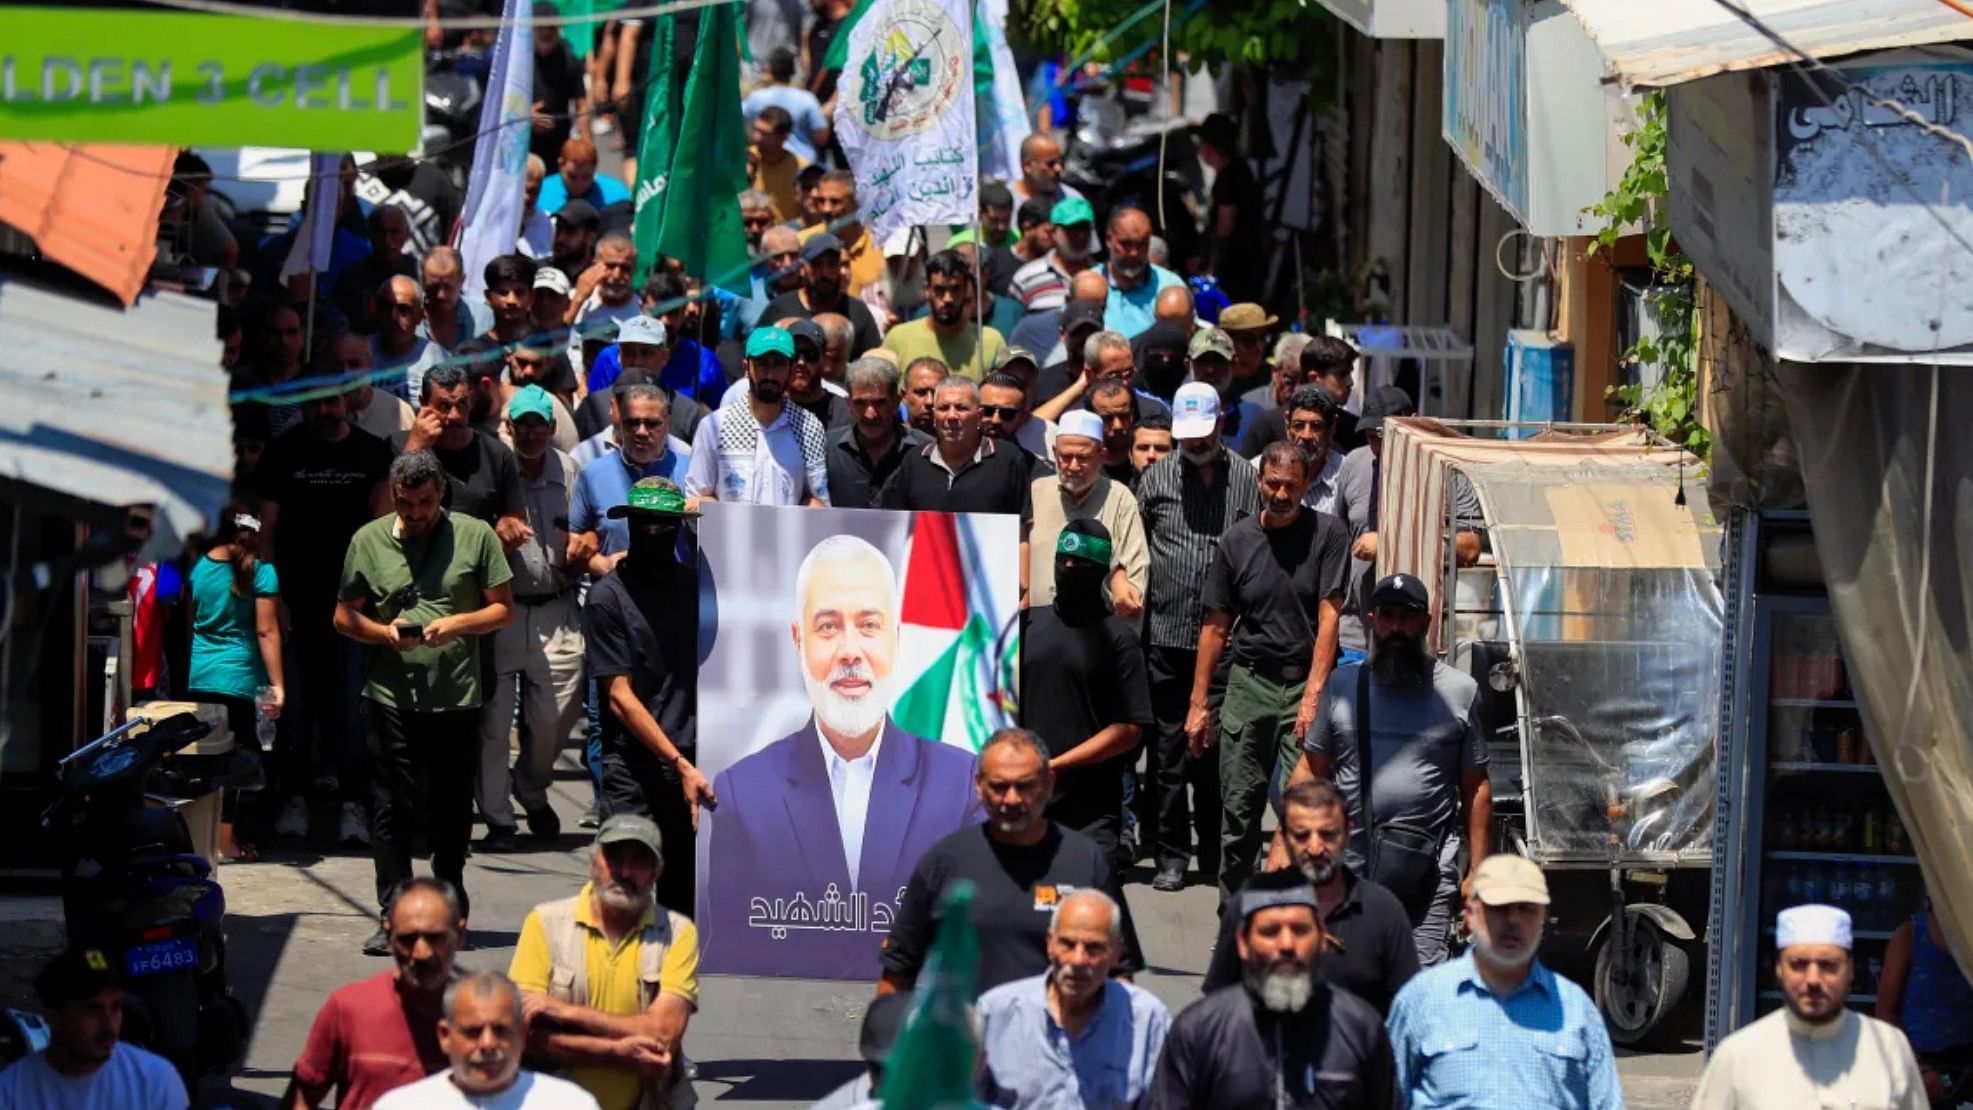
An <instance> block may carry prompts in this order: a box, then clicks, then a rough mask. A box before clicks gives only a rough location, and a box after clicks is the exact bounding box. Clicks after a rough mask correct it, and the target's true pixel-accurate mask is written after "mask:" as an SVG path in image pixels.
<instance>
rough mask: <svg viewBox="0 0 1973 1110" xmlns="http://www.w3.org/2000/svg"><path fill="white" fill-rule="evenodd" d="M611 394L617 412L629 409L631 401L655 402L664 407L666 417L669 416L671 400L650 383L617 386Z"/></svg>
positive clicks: (631, 383)
mask: <svg viewBox="0 0 1973 1110" xmlns="http://www.w3.org/2000/svg"><path fill="white" fill-rule="evenodd" d="M613 393H614V395H615V397H616V402H617V411H618V412H622V411H623V410H624V409H626V408H629V407H630V403H631V402H632V401H656V402H657V403H658V404H660V405H663V406H664V409H665V415H666V416H670V415H671V398H670V397H667V396H665V391H664V390H662V389H659V388H658V387H657V386H655V385H653V384H651V383H650V382H625V383H623V384H622V385H619V386H617V387H616V389H615V390H614V391H613Z"/></svg>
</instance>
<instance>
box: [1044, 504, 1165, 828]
mask: <svg viewBox="0 0 1973 1110" xmlns="http://www.w3.org/2000/svg"><path fill="white" fill-rule="evenodd" d="M1115 563H1116V560H1115V558H1114V557H1113V555H1112V553H1111V540H1110V530H1109V529H1108V528H1106V527H1104V526H1103V522H1102V521H1100V520H1092V519H1084V520H1072V521H1069V522H1068V523H1067V524H1064V525H1063V526H1062V531H1061V534H1060V536H1059V537H1058V538H1057V539H1056V541H1055V601H1054V604H1052V605H1047V606H1035V607H1032V608H1029V609H1027V610H1026V611H1025V613H1024V624H1025V627H1024V628H1023V629H1022V632H1021V673H1022V674H1023V675H1024V676H1026V677H1025V679H1024V681H1025V683H1026V686H1025V687H1024V689H1023V694H1024V696H1025V702H1024V704H1025V706H1026V710H1025V716H1024V723H1025V724H1026V725H1027V726H1028V727H1029V728H1030V729H1032V730H1033V731H1034V732H1035V733H1036V734H1037V735H1039V736H1040V737H1041V740H1042V743H1044V744H1046V745H1047V746H1048V753H1049V760H1048V766H1049V770H1051V771H1052V772H1054V775H1055V785H1056V790H1055V797H1054V800H1052V801H1051V802H1049V803H1048V811H1047V812H1048V817H1049V819H1050V820H1052V821H1057V822H1060V823H1061V824H1063V825H1065V826H1067V827H1069V828H1072V829H1076V830H1078V831H1080V832H1083V833H1087V834H1088V835H1089V836H1090V837H1092V838H1093V839H1095V841H1096V842H1097V843H1098V844H1100V845H1102V846H1103V850H1104V852H1105V854H1107V855H1109V856H1110V857H1111V858H1112V860H1113V861H1114V860H1115V856H1116V850H1117V842H1118V840H1119V838H1120V837H1121V835H1122V832H1123V773H1124V764H1125V762H1126V761H1127V759H1128V757H1130V756H1131V755H1133V754H1134V753H1135V752H1136V751H1137V744H1138V741H1139V740H1140V739H1141V738H1142V736H1143V735H1144V733H1145V731H1146V730H1147V729H1148V728H1150V726H1151V724H1152V723H1153V718H1152V716H1151V690H1150V686H1149V684H1148V682H1147V680H1146V678H1145V673H1144V649H1143V648H1142V647H1140V646H1139V645H1138V642H1137V634H1136V633H1134V632H1132V631H1131V630H1130V626H1129V625H1127V624H1125V623H1124V622H1123V621H1121V620H1119V619H1117V618H1116V617H1115V616H1113V615H1112V614H1111V613H1110V610H1109V607H1108V606H1107V605H1105V604H1104V602H1103V583H1104V580H1105V579H1107V578H1108V577H1109V576H1110V571H1111V568H1112V567H1113V566H1114V565H1115Z"/></svg>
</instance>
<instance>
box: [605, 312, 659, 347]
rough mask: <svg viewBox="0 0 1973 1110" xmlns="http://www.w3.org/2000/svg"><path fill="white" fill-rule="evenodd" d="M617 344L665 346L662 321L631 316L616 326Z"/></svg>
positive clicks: (648, 317)
mask: <svg viewBox="0 0 1973 1110" xmlns="http://www.w3.org/2000/svg"><path fill="white" fill-rule="evenodd" d="M617 342H618V343H648V344H650V345H651V346H653V347H662V346H664V345H665V325H664V321H663V320H660V319H658V318H657V317H655V316H632V317H631V318H630V319H628V320H625V321H624V322H623V323H621V324H618V325H617Z"/></svg>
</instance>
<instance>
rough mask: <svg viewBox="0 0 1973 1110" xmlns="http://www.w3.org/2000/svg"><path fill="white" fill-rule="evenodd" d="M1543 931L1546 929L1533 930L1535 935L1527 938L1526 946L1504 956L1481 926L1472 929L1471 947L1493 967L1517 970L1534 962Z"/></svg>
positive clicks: (1539, 947) (1539, 948)
mask: <svg viewBox="0 0 1973 1110" xmlns="http://www.w3.org/2000/svg"><path fill="white" fill-rule="evenodd" d="M1544 932H1546V929H1537V930H1535V935H1534V936H1533V937H1531V938H1529V940H1528V946H1527V947H1526V948H1523V949H1521V951H1520V952H1519V953H1517V954H1515V955H1512V956H1506V955H1502V954H1501V953H1500V952H1499V950H1497V949H1495V948H1494V946H1493V938H1492V937H1490V936H1487V935H1486V933H1485V931H1484V929H1483V928H1482V929H1475V930H1474V931H1473V948H1474V950H1475V951H1476V952H1477V953H1478V954H1479V955H1480V956H1481V957H1483V958H1484V959H1485V960H1486V961H1487V962H1488V963H1490V964H1492V965H1494V966H1495V967H1499V968H1507V969H1510V970H1518V969H1520V968H1524V967H1526V966H1528V965H1529V964H1531V963H1533V962H1534V959H1535V953H1537V952H1539V951H1541V936H1542V933H1544Z"/></svg>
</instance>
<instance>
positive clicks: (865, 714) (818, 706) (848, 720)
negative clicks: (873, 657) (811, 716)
mask: <svg viewBox="0 0 1973 1110" xmlns="http://www.w3.org/2000/svg"><path fill="white" fill-rule="evenodd" d="M844 678H861V679H864V680H866V681H868V682H869V683H870V689H869V691H868V692H867V693H865V694H864V695H863V696H862V697H860V698H846V697H844V696H843V695H841V694H838V693H837V692H836V691H835V690H833V689H831V688H830V686H829V684H830V683H831V682H835V681H838V680H841V679H844ZM802 685H804V686H806V687H808V700H809V704H811V705H813V706H815V719H816V720H817V721H819V722H821V723H822V724H823V725H825V726H827V727H828V728H829V729H830V730H831V731H833V732H838V733H841V734H842V735H844V736H862V735H863V734H865V733H867V732H870V731H872V730H874V729H876V728H877V726H879V725H881V724H883V723H884V717H885V715H886V714H888V713H889V712H890V710H891V690H890V681H889V680H888V679H880V678H878V677H877V676H876V675H875V674H874V673H873V672H872V671H871V670H870V668H869V666H867V665H859V666H856V667H850V668H842V667H838V668H837V669H835V670H833V671H830V672H829V677H828V678H826V679H819V680H818V679H817V678H816V677H815V675H814V674H813V673H811V672H810V671H809V669H808V668H807V667H803V668H802Z"/></svg>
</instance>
